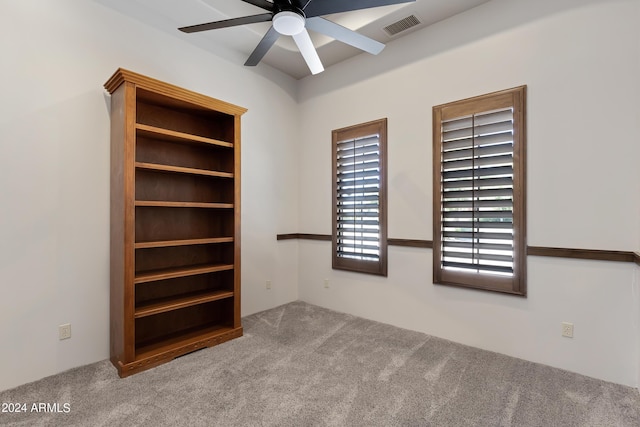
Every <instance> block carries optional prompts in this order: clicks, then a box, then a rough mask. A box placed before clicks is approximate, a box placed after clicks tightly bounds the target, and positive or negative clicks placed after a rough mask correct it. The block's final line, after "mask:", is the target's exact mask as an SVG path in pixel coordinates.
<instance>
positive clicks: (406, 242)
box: [387, 239, 433, 249]
mask: <svg viewBox="0 0 640 427" xmlns="http://www.w3.org/2000/svg"><path fill="white" fill-rule="evenodd" d="M387 244H389V245H391V246H405V247H409V248H425V249H432V248H433V241H431V240H419V239H387Z"/></svg>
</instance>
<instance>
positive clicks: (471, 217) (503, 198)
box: [441, 108, 513, 275]
mask: <svg viewBox="0 0 640 427" xmlns="http://www.w3.org/2000/svg"><path fill="white" fill-rule="evenodd" d="M441 134H442V186H441V192H442V193H441V203H442V206H441V215H442V227H441V230H442V231H441V233H442V235H441V244H442V266H443V267H451V268H456V269H465V270H472V271H477V272H493V273H499V274H508V275H512V274H513V108H507V109H501V110H497V111H490V112H482V113H477V114H473V115H471V116H466V117H456V118H453V119H450V120H446V121H443V122H442V133H441Z"/></svg>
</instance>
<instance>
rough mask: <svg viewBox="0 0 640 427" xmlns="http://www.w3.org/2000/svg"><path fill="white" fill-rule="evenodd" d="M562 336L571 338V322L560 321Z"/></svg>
mask: <svg viewBox="0 0 640 427" xmlns="http://www.w3.org/2000/svg"><path fill="white" fill-rule="evenodd" d="M562 336H563V337H567V338H573V323H569V322H562Z"/></svg>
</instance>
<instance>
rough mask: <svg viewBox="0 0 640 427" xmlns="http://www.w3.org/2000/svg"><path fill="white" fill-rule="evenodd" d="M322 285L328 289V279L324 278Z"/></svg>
mask: <svg viewBox="0 0 640 427" xmlns="http://www.w3.org/2000/svg"><path fill="white" fill-rule="evenodd" d="M324 287H325V288H327V289H329V279H324Z"/></svg>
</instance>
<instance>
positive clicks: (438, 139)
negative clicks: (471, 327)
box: [433, 86, 527, 296]
mask: <svg viewBox="0 0 640 427" xmlns="http://www.w3.org/2000/svg"><path fill="white" fill-rule="evenodd" d="M508 106H511V107H513V233H514V234H513V275H512V276H500V275H496V274H489V273H483V272H471V271H460V270H455V269H450V268H444V267H443V266H442V262H443V258H442V248H443V242H442V229H443V226H442V223H443V219H442V217H443V214H442V209H443V208H442V191H443V188H442V185H443V184H442V179H443V178H442V169H443V160H442V122H443V121H447V120H451V119H454V118H459V117H463V116H468V115H473V114H477V113H482V112H487V111H493V110H497V109H500V108H507V107H508ZM474 179H475V178H474ZM526 230H527V227H526V86H520V87H516V88H513V89H508V90H504V91H499V92H493V93H490V94H486V95H481V96H477V97H473V98H468V99H464V100H461V101H455V102H451V103H447V104H442V105H438V106H435V107H433V283H434V284H440V285H451V286H460V287H465V288H474V289H482V290H488V291H496V292H502V293H507V294H513V295H519V296H526V293H527V286H526V276H527V275H526V247H527V246H526Z"/></svg>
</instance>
